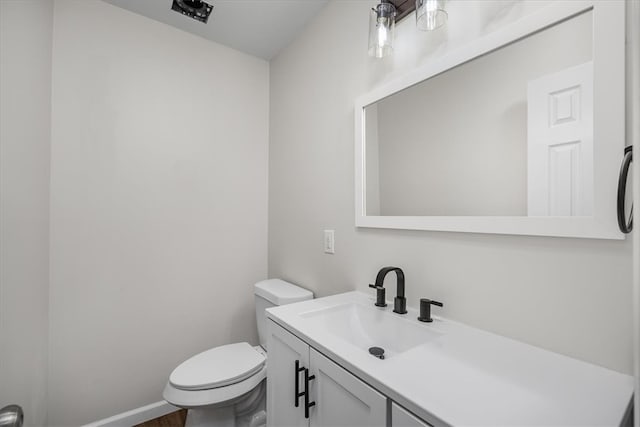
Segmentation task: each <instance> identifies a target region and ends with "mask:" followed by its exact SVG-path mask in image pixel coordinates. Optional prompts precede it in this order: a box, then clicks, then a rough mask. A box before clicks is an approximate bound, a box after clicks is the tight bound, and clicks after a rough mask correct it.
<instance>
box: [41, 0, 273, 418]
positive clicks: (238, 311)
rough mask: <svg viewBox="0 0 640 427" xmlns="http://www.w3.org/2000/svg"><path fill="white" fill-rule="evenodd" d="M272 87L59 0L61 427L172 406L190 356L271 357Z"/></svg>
mask: <svg viewBox="0 0 640 427" xmlns="http://www.w3.org/2000/svg"><path fill="white" fill-rule="evenodd" d="M268 85H269V69H268V63H267V62H265V61H262V60H259V59H256V58H254V57H251V56H248V55H245V54H241V53H239V52H237V51H234V50H232V49H229V48H225V47H223V46H221V45H218V44H215V43H211V42H209V41H207V40H205V39H202V38H200V37H196V36H193V35H189V34H187V33H184V32H182V31H179V30H177V29H175V28H172V27H169V26H167V25H164V24H161V23H158V22H155V21H151V20H149V19H147V18H143V17H141V16H139V15H136V14H133V13H131V12H127V11H125V10H123V9H120V8H118V7H115V6H112V5H110V4H107V3H104V2H101V1H97V0H82V1H71V0H58V1H56V3H55V21H54V41H53V116H52V117H53V118H52V147H51V164H52V166H51V287H50V347H49V351H50V381H49V424H50V425H61V426H62V425H64V426H71V425H78V424H82V423H86V422H90V421H93V420H97V419H100V418H104V417H107V416H111V415H114V414H117V413H120V412H124V411H126V410H130V409H133V408H137V407H140V406H143V405H146V404H149V403H152V402H156V401H159V400H161V399H162V389H163V387H164V385H165V383H166V381H167V379H168V376H169V374H170V372H171V371H172V370H173V369H174V368H175V367H176V366H177V365H178V364H179V363H181V362H182V361H184V360H185V359H187V358H188V357H191V356H193V355H194V354H196V353H198V352H200V351H204V350H206V349H209V348H211V347H213V346H217V345H222V344H228V343H230V342H237V341H249V342H252V343H257V336H256V326H255V319H254V310H253V297H252V292H253V284H254V283H255V282H256V281H258V280H261V279H263V278H264V277H265V276H266V273H267V252H266V251H267V155H268V139H267V138H268V106H269V105H268V96H269V87H268Z"/></svg>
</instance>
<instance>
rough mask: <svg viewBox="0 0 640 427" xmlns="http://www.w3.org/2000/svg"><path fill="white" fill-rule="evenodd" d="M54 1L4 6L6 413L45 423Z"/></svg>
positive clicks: (0, 386) (2, 395) (0, 146)
mask: <svg viewBox="0 0 640 427" xmlns="http://www.w3.org/2000/svg"><path fill="white" fill-rule="evenodd" d="M52 23H53V5H52V3H51V2H50V1H48V0H29V1H24V0H15V1H14V0H2V1H0V94H1V96H0V237H1V238H0V407H2V406H4V405H6V404H9V403H16V404H19V405H21V406H22V407H23V409H24V411H25V416H26V425H44V424H45V419H46V381H47V372H46V370H47V333H48V326H47V316H48V295H49V294H48V286H49V221H48V216H49V158H50V143H49V142H50V119H51V37H52Z"/></svg>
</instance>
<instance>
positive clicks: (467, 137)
mask: <svg viewBox="0 0 640 427" xmlns="http://www.w3.org/2000/svg"><path fill="white" fill-rule="evenodd" d="M592 40H593V12H592V11H588V12H584V13H582V14H580V15H577V16H574V17H572V18H570V19H568V20H565V21H563V22H561V23H558V24H556V25H553V26H551V27H548V28H546V29H543V30H541V31H539V32H537V33H534V34H532V35H529V36H527V37H525V38H523V39H520V40H518V41H515V42H513V43H511V44H509V45H507V46H504V47H501V48H499V49H497V50H494V51H492V52H489V53H487V54H485V55H483V56H480V57H477V58H475V59H473V60H471V61H468V62H465V63H463V64H461V65H459V66H457V67H454V68H451V69H449V70H446V71H445V72H443V73H441V74H438V75H436V76H433V77H431V78H429V79H427V80H424V81H422V82H420V83H418V84H416V85H414V86H411V87H409V88H407V89H404V90H402V91H400V92H397V93H395V94H393V95H390V96H388V97H386V98H383V99H381V100H379V101H377V102H375V103H373V104H370V105H368V106H366V107H365V109H364V115H365V119H364V126H363V130H364V132H365V148H364V152H365V159H364V167H365V189H364V190H365V191H364V196H365V204H364V205H365V209H366V213H365V215H367V216H378V215H380V216H543V217H544V216H555V217H558V216H561V217H562V216H591V215H593V210H594V207H593V205H594V197H593V196H594V172H593V171H594V164H593V163H594V146H593V145H594V138H593V128H594V125H593V117H594V113H593V98H594V96H593V62H592V60H593V46H592Z"/></svg>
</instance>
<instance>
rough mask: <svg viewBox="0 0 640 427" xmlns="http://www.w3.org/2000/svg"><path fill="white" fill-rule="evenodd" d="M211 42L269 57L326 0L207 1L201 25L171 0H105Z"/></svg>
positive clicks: (288, 41) (293, 36) (271, 56)
mask: <svg viewBox="0 0 640 427" xmlns="http://www.w3.org/2000/svg"><path fill="white" fill-rule="evenodd" d="M104 1H106V2H107V3H111V4H113V5H116V6H119V7H121V8H123V9H127V10H130V11H132V12H135V13H138V14H140V15H143V16H146V17H148V18H151V19H154V20H156V21H160V22H163V23H165V24H168V25H171V26H173V27H176V28H179V29H181V30H184V31H187V32H190V33H193V34H197V35H199V36H202V37H204V38H206V39H209V40H212V41H214V42H217V43H220V44H223V45H226V46H229V47H231V48H234V49H237V50H240V51H242V52H246V53H248V54H250V55H254V56H257V57H259V58H263V59H266V60H270V59H271V58H273V57H274V56H276V55H277V54H278V52H279V51H280V50H281V49H282V48H284V47H285V46H287V45H288V44H289V43H290V42H291V41H292V40H293V39H294V38H295V37H296V36H297V35H298V33H300V31H301V30H302V29H303V28H304V27H305V25H306V24H307V23H308V22H309V21H310V20H311V18H312V17H313V16H314V15H315V14H316V13H318V12H319V11H320V9H322V7H323V6H324V5H325V4H326V3H327V1H328V0H206V1H207V3H209V4H212V5H213V11H212V12H211V16H210V17H209V22H207V23H206V24H203V23H202V22H198V21H196V20H194V19H191V18H189V17H186V16H183V15H181V14H180V13H178V12H175V11H173V10H171V3H172V0H104Z"/></svg>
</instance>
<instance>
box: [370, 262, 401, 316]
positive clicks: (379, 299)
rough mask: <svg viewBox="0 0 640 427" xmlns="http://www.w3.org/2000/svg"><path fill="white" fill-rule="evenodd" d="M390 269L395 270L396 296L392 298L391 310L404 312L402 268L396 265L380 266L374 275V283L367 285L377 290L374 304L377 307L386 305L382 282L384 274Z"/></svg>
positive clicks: (390, 270)
mask: <svg viewBox="0 0 640 427" xmlns="http://www.w3.org/2000/svg"><path fill="white" fill-rule="evenodd" d="M392 271H395V272H396V281H397V296H396V297H395V298H394V299H393V311H394V312H395V313H398V314H406V313H407V299H406V298H405V297H404V273H403V272H402V269H400V268H398V267H384V268H381V269H380V271H378V275H377V276H376V284H375V285H369V287H370V288H374V289H375V290H376V291H377V294H376V304H375V305H376V306H378V307H386V305H387V303H386V302H385V300H384V294H385V289H384V286H383V284H384V278H385V276H386V275H387V274H388V273H390V272H392Z"/></svg>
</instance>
